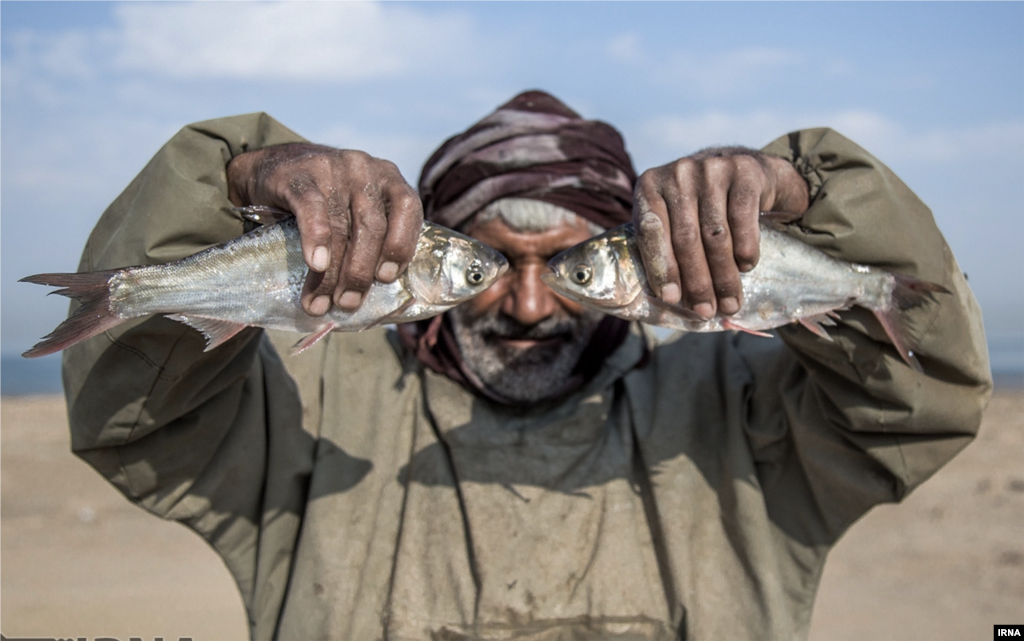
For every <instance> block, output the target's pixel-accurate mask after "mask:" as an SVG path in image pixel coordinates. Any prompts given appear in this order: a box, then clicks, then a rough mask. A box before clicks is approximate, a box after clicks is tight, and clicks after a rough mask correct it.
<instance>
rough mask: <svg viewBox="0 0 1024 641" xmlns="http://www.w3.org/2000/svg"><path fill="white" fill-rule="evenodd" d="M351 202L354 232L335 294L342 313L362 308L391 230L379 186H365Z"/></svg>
mask: <svg viewBox="0 0 1024 641" xmlns="http://www.w3.org/2000/svg"><path fill="white" fill-rule="evenodd" d="M350 202H351V207H350V211H351V221H352V228H351V232H350V235H349V242H348V245H347V247H346V249H345V258H344V261H343V262H342V267H341V273H340V277H339V279H338V283H337V285H336V286H335V290H334V301H335V304H337V305H338V307H341V308H342V309H355V308H357V307H359V304H360V303H362V301H363V296H364V295H365V294H366V292H367V291H368V290H369V289H370V285H372V284H373V280H374V276H375V274H376V271H377V265H378V263H379V262H380V254H381V248H382V247H383V245H384V237H385V235H386V233H387V229H388V221H387V215H386V212H385V210H384V198H383V196H382V195H381V193H380V189H379V187H377V185H375V184H374V183H366V185H365V186H364V188H363V190H362V191H361V192H355V193H353V194H352V199H351V201H350Z"/></svg>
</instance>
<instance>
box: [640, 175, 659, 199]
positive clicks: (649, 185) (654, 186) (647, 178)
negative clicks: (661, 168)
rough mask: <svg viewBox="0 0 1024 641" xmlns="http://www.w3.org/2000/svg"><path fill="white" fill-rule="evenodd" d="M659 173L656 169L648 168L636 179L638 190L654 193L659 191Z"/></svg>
mask: <svg viewBox="0 0 1024 641" xmlns="http://www.w3.org/2000/svg"><path fill="white" fill-rule="evenodd" d="M659 182H660V181H659V175H658V172H657V170H656V169H648V170H647V171H645V172H644V173H642V174H640V178H638V179H637V181H636V187H637V191H638V192H640V193H645V194H654V193H657V191H658V183H659Z"/></svg>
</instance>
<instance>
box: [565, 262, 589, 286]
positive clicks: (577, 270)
mask: <svg viewBox="0 0 1024 641" xmlns="http://www.w3.org/2000/svg"><path fill="white" fill-rule="evenodd" d="M593 275H594V270H593V269H591V267H590V265H587V264H586V263H580V264H579V265H576V266H575V267H573V268H572V271H570V272H569V277H570V278H572V280H573V282H574V283H576V284H577V285H586V284H587V283H589V282H590V279H591V277H593Z"/></svg>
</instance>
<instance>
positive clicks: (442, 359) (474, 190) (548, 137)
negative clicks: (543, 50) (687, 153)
mask: <svg viewBox="0 0 1024 641" xmlns="http://www.w3.org/2000/svg"><path fill="white" fill-rule="evenodd" d="M635 183H636V172H635V171H634V170H633V164H632V162H631V161H630V159H629V154H627V153H626V147H625V145H624V144H623V142H622V136H621V135H619V132H618V131H616V130H615V129H614V128H613V127H612V126H611V125H608V124H605V123H603V122H598V121H596V120H584V119H582V118H580V116H579V114H577V113H576V112H575V111H573V110H572V109H569V108H568V107H567V106H565V105H564V104H562V102H561V101H560V100H558V99H557V98H555V97H554V96H551V95H549V94H546V93H544V92H543V91H527V92H525V93H521V94H519V95H518V96H516V97H515V98H513V99H512V100H510V101H508V102H507V103H505V104H504V105H502V106H501V107H498V109H497V110H496V111H495V112H494V113H492V114H491V115H489V116H487V117H486V118H484V119H483V120H481V121H480V122H478V123H476V124H475V125H473V126H472V127H470V128H469V129H467V130H466V131H465V132H463V133H461V134H458V135H457V136H453V137H452V138H449V139H448V140H447V141H446V142H445V143H444V144H443V145H441V148H440V149H438V150H437V151H435V152H434V155H432V156H431V157H430V159H429V160H428V161H427V163H426V164H425V165H424V166H423V172H422V174H420V184H419V191H420V198H422V199H423V212H424V215H425V217H426V219H427V220H429V221H431V222H435V223H440V224H442V225H445V226H446V227H451V228H458V227H459V226H460V225H462V224H463V223H464V222H466V221H467V220H469V219H470V218H471V217H472V216H473V215H474V214H476V213H477V212H478V211H480V210H481V209H482V208H484V207H486V206H487V205H489V204H490V203H492V202H494V201H496V200H499V199H501V198H531V199H533V200H540V201H544V202H547V203H551V204H553V205H558V206H559V207H564V208H565V209H568V210H570V211H573V212H575V213H577V214H579V215H580V216H583V217H584V218H586V219H587V220H590V221H592V222H594V223H596V224H598V225H600V226H601V227H604V228H606V229H607V228H611V227H615V226H618V225H621V224H623V223H627V222H629V220H630V216H631V214H632V210H633V185H634V184H635ZM398 329H399V334H400V336H401V338H402V343H403V344H404V345H405V346H406V347H407V348H408V349H409V350H411V351H412V352H413V353H414V354H415V355H416V358H417V359H419V360H420V362H422V363H423V364H424V365H426V366H427V367H429V368H430V369H432V370H434V371H435V372H439V373H441V374H444V375H445V376H447V377H448V378H450V379H452V380H454V381H456V382H458V383H460V384H461V385H463V386H464V387H466V388H467V389H469V390H470V391H472V392H474V393H477V394H480V395H482V396H484V397H486V398H489V399H491V400H492V401H497V402H499V403H506V404H510V403H511V401H510V400H508V399H506V398H503V397H502V396H501V395H499V394H498V393H497V392H496V391H494V390H491V389H489V388H488V387H487V386H486V385H485V384H484V383H483V382H482V381H480V380H479V378H477V376H476V375H475V374H474V373H473V372H472V371H470V370H469V368H467V367H466V364H465V362H464V361H463V360H462V355H461V354H460V353H459V348H458V344H457V342H456V341H455V337H454V335H453V333H452V331H451V328H450V327H449V325H448V321H447V320H445V317H444V316H437V317H435V318H432V319H429V320H425V321H419V322H417V323H407V324H404V325H399V326H398ZM628 333H629V323H627V322H626V321H624V320H622V319H619V318H615V317H614V316H607V317H605V319H604V320H603V321H601V323H600V324H599V325H598V327H597V330H596V331H595V333H594V336H593V337H592V338H591V340H590V344H589V345H587V347H586V349H584V351H583V354H582V355H581V356H580V360H579V363H577V365H576V368H575V369H574V370H573V372H572V374H571V375H570V378H569V380H568V381H566V384H565V387H564V388H563V389H562V390H560V392H562V393H567V392H569V391H572V390H574V389H577V388H579V387H580V386H581V385H583V384H584V383H585V382H586V381H588V380H590V378H592V377H593V376H594V374H596V373H597V372H598V370H599V369H600V368H601V365H602V364H603V363H604V360H605V358H606V357H607V356H608V355H609V354H611V353H612V352H613V351H615V349H616V348H617V347H618V346H619V345H620V344H621V343H622V341H624V340H625V338H626V335H627V334H628Z"/></svg>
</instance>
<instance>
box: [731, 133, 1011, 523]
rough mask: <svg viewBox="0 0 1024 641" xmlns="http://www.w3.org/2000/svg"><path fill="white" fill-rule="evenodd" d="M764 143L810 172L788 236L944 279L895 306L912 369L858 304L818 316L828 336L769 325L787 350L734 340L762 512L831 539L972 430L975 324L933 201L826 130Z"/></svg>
mask: <svg viewBox="0 0 1024 641" xmlns="http://www.w3.org/2000/svg"><path fill="white" fill-rule="evenodd" d="M764 151H765V152H767V153H770V154H773V155H777V156H780V157H783V158H785V159H787V160H789V161H790V162H792V163H793V164H794V166H795V167H796V168H797V169H798V171H799V172H800V173H801V174H802V175H803V176H804V178H805V179H806V180H807V181H808V184H809V185H810V195H811V206H810V208H809V209H808V211H807V212H806V214H805V215H804V217H803V219H802V220H801V221H800V222H799V224H798V225H792V226H790V228H789V232H790V233H791V234H792V235H794V236H796V237H797V238H799V239H800V240H801V241H803V242H806V243H808V244H810V245H813V246H815V247H817V248H819V249H821V250H822V251H824V252H825V253H827V254H829V255H831V256H833V257H835V258H838V259H841V260H845V261H850V262H855V263H861V264H865V265H870V266H878V267H881V268H882V269H886V270H889V271H892V272H895V273H900V274H906V275H909V276H912V277H914V278H917V279H920V280H924V281H928V282H932V283H936V284H939V285H942V286H943V287H945V288H946V289H947V290H949V292H950V293H948V294H947V293H936V294H932V295H929V296H928V297H927V300H926V301H925V302H924V303H923V304H921V305H920V306H918V307H915V308H913V309H910V310H908V311H907V312H905V314H904V315H903V318H902V322H903V326H904V327H905V329H906V331H907V335H908V337H909V339H910V343H911V345H912V346H913V347H912V349H913V351H914V353H915V354H916V356H917V358H918V359H919V360H920V362H921V364H922V366H923V368H924V373H918V372H916V371H914V370H913V369H911V368H910V367H908V366H907V365H906V364H905V363H904V362H903V361H902V360H901V358H900V356H899V354H898V353H897V352H896V350H895V349H894V348H893V346H892V344H891V343H890V342H889V339H888V338H887V336H886V334H885V332H884V331H883V329H882V327H881V325H880V324H879V323H878V321H877V320H875V318H874V317H873V315H872V314H871V313H870V312H868V311H866V310H864V309H861V308H853V309H851V310H849V311H845V312H841V316H842V320H841V321H840V323H839V326H838V327H829V328H827V329H828V333H829V334H830V335H831V336H832V338H833V339H834V340H833V341H832V342H829V341H826V340H824V339H822V338H819V337H817V336H815V335H814V334H812V333H811V332H810V331H808V330H807V329H805V328H803V327H800V326H798V325H787V326H784V327H781V328H779V329H778V335H779V336H780V337H781V339H782V342H784V343H785V345H786V346H787V347H788V349H780V348H779V346H778V341H770V340H765V339H759V338H757V337H750V336H747V335H742V336H737V337H735V339H734V343H735V345H736V346H737V348H738V350H739V352H740V354H741V355H742V358H743V359H744V360H745V362H746V363H747V366H748V367H749V371H750V372H751V383H750V386H749V391H748V398H749V405H748V410H747V411H748V418H747V422H746V424H747V426H748V428H747V431H748V438H749V440H750V443H751V446H752V450H753V452H754V456H755V459H756V463H757V468H758V476H759V481H760V483H761V485H762V488H763V491H764V494H765V498H766V501H767V503H768V509H769V514H771V515H772V518H773V519H774V520H776V521H777V522H779V523H781V524H783V526H784V527H785V529H787V530H789V531H792V530H793V529H794V528H801V527H813V529H814V530H815V531H817V536H815V537H814V538H815V539H817V540H819V541H821V542H822V543H831V542H834V541H835V540H836V539H837V538H838V537H839V536H840V535H841V534H842V532H843V531H844V530H845V529H846V528H847V527H848V526H849V525H850V524H851V523H852V522H853V521H854V520H856V519H857V518H859V517H860V516H862V515H863V514H864V513H865V512H866V511H867V510H868V509H869V508H870V507H872V506H873V505H876V504H878V503H882V502H892V501H899V500H901V499H903V498H904V497H905V496H906V495H907V493H908V492H910V491H911V490H912V489H913V488H915V487H917V486H918V485H919V484H920V483H922V482H923V481H925V480H926V479H927V478H928V477H929V476H931V475H932V474H933V473H934V472H935V471H936V470H938V469H939V468H940V467H941V466H942V465H944V464H945V463H946V462H947V461H949V460H950V459H951V458H952V457H953V456H954V455H955V454H956V453H957V452H959V451H960V450H961V449H962V448H963V447H965V446H966V445H967V444H968V443H969V442H970V441H971V439H972V438H973V437H974V435H975V434H976V432H977V430H978V427H979V425H980V423H981V416H982V411H983V410H984V408H985V406H986V404H987V402H988V399H989V396H990V393H991V389H992V381H991V374H990V371H989V363H988V352H987V348H986V342H985V334H984V329H983V326H982V319H981V312H980V310H979V308H978V305H977V302H976V301H975V299H974V296H973V294H972V293H971V291H970V289H969V288H968V286H967V282H966V280H965V278H964V275H963V273H962V272H961V270H960V268H959V266H958V265H957V263H956V260H955V259H954V258H953V254H952V252H951V251H950V249H949V246H948V245H947V244H946V241H945V239H944V238H943V237H942V234H941V233H940V231H939V229H938V228H937V226H936V224H935V221H934V219H933V218H932V214H931V212H930V211H929V209H928V208H927V207H926V206H925V205H924V203H922V202H921V200H920V199H919V198H918V197H917V196H915V195H914V193H913V192H912V191H911V190H910V189H908V188H907V186H906V185H904V184H903V182H901V181H900V179H899V178H897V177H896V175H895V174H893V173H892V171H890V170H889V169H888V168H887V167H886V166H885V165H883V164H882V163H881V162H879V161H878V160H877V159H876V158H874V157H873V156H872V155H871V154H869V153H867V152H866V151H865V150H863V149H861V148H860V147H859V146H857V145H856V144H854V143H853V142H851V141H850V140H848V139H846V138H844V137H843V136H841V135H840V134H838V133H836V132H835V131H832V130H830V129H811V130H805V131H798V132H795V133H791V134H789V135H787V136H785V137H782V138H780V139H778V140H776V141H775V142H773V143H771V144H770V145H769V146H768V147H766V148H765V149H764ZM808 505H809V506H810V508H808ZM808 514H810V515H812V516H811V518H808ZM798 521H799V522H800V523H797V522H798ZM809 521H810V522H809Z"/></svg>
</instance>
